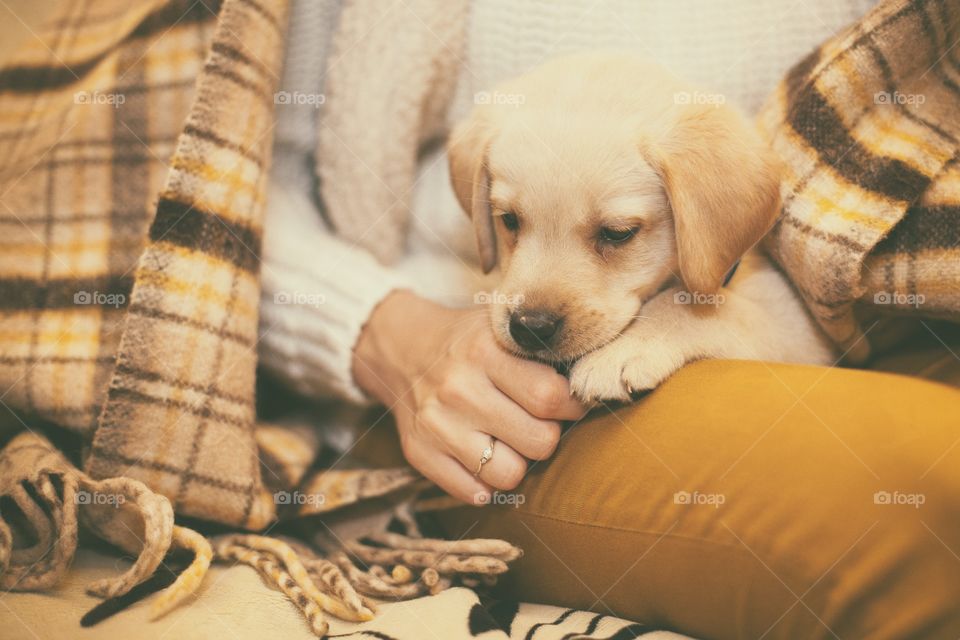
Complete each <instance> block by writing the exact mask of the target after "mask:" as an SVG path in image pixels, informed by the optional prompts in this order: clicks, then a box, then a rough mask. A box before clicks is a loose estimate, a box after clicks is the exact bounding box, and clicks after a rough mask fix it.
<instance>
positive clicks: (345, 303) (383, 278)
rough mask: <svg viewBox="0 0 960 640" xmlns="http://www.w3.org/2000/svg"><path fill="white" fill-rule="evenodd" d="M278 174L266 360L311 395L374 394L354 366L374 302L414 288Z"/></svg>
mask: <svg viewBox="0 0 960 640" xmlns="http://www.w3.org/2000/svg"><path fill="white" fill-rule="evenodd" d="M292 182H293V184H291V183H290V182H287V181H286V179H285V178H283V177H282V176H277V175H276V173H275V174H274V177H273V180H272V181H271V183H270V187H269V192H268V204H267V218H266V221H267V224H266V229H265V232H264V244H263V265H262V273H261V282H262V299H261V307H260V346H259V355H260V364H261V366H263V367H264V368H265V369H266V370H267V371H269V372H271V373H272V374H273V375H275V376H277V377H279V378H281V379H282V380H283V381H285V382H286V383H287V384H289V385H291V386H292V387H293V388H295V389H296V390H297V391H299V392H301V393H303V394H305V395H309V396H311V397H330V396H333V397H339V398H343V399H346V400H350V401H353V402H356V403H364V402H366V401H367V398H366V396H365V394H364V393H363V392H362V391H361V390H360V389H359V388H358V387H357V386H356V384H355V383H354V381H353V376H352V372H351V363H352V357H353V347H354V345H355V344H356V342H357V339H358V338H359V335H360V332H361V330H362V328H363V325H364V323H365V322H366V320H367V318H368V317H369V316H370V313H371V311H372V310H373V308H374V307H375V306H376V305H377V304H378V303H379V302H380V301H381V300H382V299H383V298H384V297H385V296H386V295H387V294H388V293H389V292H390V291H392V290H394V289H398V288H408V287H409V286H410V285H409V283H408V282H407V280H406V279H405V278H404V277H403V276H402V275H401V273H400V272H399V271H398V270H396V269H388V268H385V267H383V266H382V265H381V264H380V263H379V262H377V260H376V259H375V258H374V257H373V256H371V255H370V253H369V252H367V251H366V250H365V249H361V248H358V247H355V246H351V245H350V244H348V243H347V242H345V241H343V240H342V239H340V238H338V237H336V236H334V235H332V234H330V232H329V231H328V230H327V229H326V228H325V225H324V223H323V221H322V219H321V218H320V215H319V214H318V212H317V209H316V207H315V206H314V205H313V203H312V201H311V200H310V198H309V195H308V193H306V192H304V191H303V190H302V189H300V188H298V186H296V184H295V181H292Z"/></svg>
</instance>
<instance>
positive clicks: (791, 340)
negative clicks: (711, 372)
mask: <svg viewBox="0 0 960 640" xmlns="http://www.w3.org/2000/svg"><path fill="white" fill-rule="evenodd" d="M703 97H706V98H709V97H710V96H709V94H704V93H702V92H698V91H696V90H695V89H693V88H691V87H689V86H687V85H685V84H683V83H682V82H680V81H678V80H677V79H676V78H675V77H673V76H672V75H670V74H669V73H667V72H666V71H665V70H663V69H661V68H659V67H657V66H656V65H654V64H652V63H650V62H648V61H645V60H643V59H640V58H637V57H634V56H631V55H628V54H611V53H589V54H577V55H574V56H568V57H564V58H559V59H555V60H553V61H551V62H549V63H547V64H544V65H543V66H541V67H539V68H537V69H535V70H533V71H531V72H529V73H527V74H526V75H523V76H521V77H519V78H516V79H515V80H512V81H510V82H507V83H505V84H504V85H502V86H500V87H498V88H497V89H496V91H494V92H493V93H492V94H491V99H490V100H488V101H485V102H486V104H483V105H480V106H478V107H477V108H475V110H474V111H473V113H472V114H471V115H470V116H469V118H468V119H467V120H466V121H465V122H463V123H462V124H460V125H459V126H458V127H457V128H456V129H455V131H454V132H453V135H452V136H451V139H450V142H449V145H448V154H449V161H450V174H451V180H452V183H453V188H454V191H455V193H456V196H457V199H458V200H459V202H460V204H461V206H462V207H463V209H464V210H465V211H466V212H467V213H468V214H469V215H470V216H471V217H472V219H473V226H474V229H475V231H476V235H477V240H478V248H479V252H480V257H481V262H482V265H483V269H484V271H485V272H489V271H490V270H492V269H493V268H494V267H495V266H497V265H498V264H499V266H500V269H501V272H502V276H503V277H502V283H501V285H500V287H499V288H498V295H497V296H495V298H496V299H495V300H494V304H493V305H492V307H491V322H492V326H493V331H494V333H495V335H496V337H497V339H498V341H499V342H500V343H501V344H502V345H503V346H504V347H506V348H507V349H508V350H510V351H512V352H513V353H516V354H517V355H520V356H523V357H527V358H534V359H537V360H541V361H545V362H550V363H554V364H556V365H558V366H560V367H569V370H570V383H571V388H572V391H573V393H574V394H575V395H576V396H578V397H579V398H581V399H583V400H587V401H592V400H628V399H629V398H630V397H631V396H632V395H634V394H635V393H637V392H640V391H643V390H647V389H652V388H654V387H656V386H657V385H658V384H660V383H661V382H662V381H663V380H664V379H665V378H667V377H668V376H670V375H671V374H672V373H673V372H675V371H676V370H677V369H679V368H680V367H682V366H683V365H684V364H685V363H687V362H690V361H692V360H696V359H700V358H741V359H758V360H775V361H787V362H801V363H811V364H829V363H831V362H833V359H834V353H833V349H832V347H831V345H830V343H829V342H828V341H827V339H826V337H825V336H823V335H822V334H821V333H820V331H819V330H818V328H817V327H816V326H815V324H814V321H813V320H812V319H811V318H810V317H809V315H808V313H807V312H806V310H805V309H804V307H803V305H802V303H801V302H800V301H799V300H798V299H797V297H796V295H795V293H794V291H793V290H792V288H791V285H790V284H789V282H787V280H786V279H785V278H784V276H783V275H782V274H781V273H780V272H779V271H778V270H776V269H775V268H774V267H773V266H772V265H771V264H770V263H769V262H768V261H767V260H766V259H765V258H764V257H763V256H762V255H760V253H759V252H756V251H754V250H753V249H752V248H753V247H754V245H756V244H757V243H758V242H759V241H760V239H761V238H762V237H763V236H764V234H765V233H766V232H767V231H768V230H769V229H770V227H771V226H772V224H773V222H774V220H775V219H776V217H777V213H778V211H779V206H780V194H779V189H780V181H779V175H778V163H777V160H776V158H775V157H774V156H773V155H772V152H771V151H769V150H768V149H767V147H766V145H765V144H764V143H763V142H762V141H761V139H760V137H759V136H758V134H757V132H756V131H755V130H754V128H753V127H752V126H751V124H750V123H749V122H748V121H747V120H746V119H745V118H744V117H743V116H742V115H741V114H740V113H738V112H737V111H735V110H734V109H732V108H730V107H728V106H725V105H724V104H718V103H719V102H722V101H719V100H710V99H700V98H703ZM738 261H740V262H739V267H738V268H737V270H736V273H735V274H734V276H733V277H732V279H731V281H730V283H729V285H727V286H724V285H725V280H726V278H727V276H728V274H729V273H730V272H731V270H732V269H733V268H734V266H735V265H737V263H738Z"/></svg>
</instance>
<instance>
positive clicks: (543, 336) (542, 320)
mask: <svg viewBox="0 0 960 640" xmlns="http://www.w3.org/2000/svg"><path fill="white" fill-rule="evenodd" d="M561 323H562V319H561V318H559V317H557V316H555V315H554V314H552V313H549V312H547V311H540V310H533V311H515V312H513V313H512V314H510V335H511V336H513V339H514V340H516V342H517V344H518V345H520V346H521V347H523V348H524V349H529V350H530V351H536V350H538V349H543V348H545V347H547V346H549V345H550V341H551V340H552V339H553V337H554V335H555V334H556V333H557V329H559V328H560V324H561Z"/></svg>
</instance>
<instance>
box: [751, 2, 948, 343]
mask: <svg viewBox="0 0 960 640" xmlns="http://www.w3.org/2000/svg"><path fill="white" fill-rule="evenodd" d="M958 39H960V2H958V1H957V0H888V1H885V2H882V3H881V4H880V5H879V6H877V7H876V8H875V9H874V10H873V11H871V13H870V14H868V15H867V16H866V17H865V18H864V19H863V20H862V21H861V22H860V23H858V24H856V25H854V26H852V27H851V28H849V29H847V30H846V31H844V32H842V33H840V34H838V35H837V36H835V37H834V38H832V39H831V40H829V41H828V42H826V43H825V44H824V45H822V46H821V47H820V48H818V49H817V50H816V51H814V52H813V53H812V54H810V55H809V56H808V57H807V58H806V59H804V60H803V61H801V62H800V63H799V64H798V65H797V66H796V67H794V69H792V70H791V72H790V74H789V75H788V76H787V78H786V79H785V80H784V82H783V83H782V84H781V86H780V87H779V88H778V90H777V91H776V93H775V94H774V96H773V97H772V98H771V100H770V101H769V102H768V104H767V105H766V107H765V108H764V110H763V111H762V112H761V114H760V118H759V121H760V126H761V129H762V130H763V131H764V133H765V134H766V135H767V136H768V138H769V139H770V140H771V142H772V145H773V148H774V149H775V150H776V151H777V153H778V154H779V155H780V156H781V157H782V158H783V159H784V161H785V165H786V177H785V180H784V185H783V189H782V193H783V210H782V212H781V216H780V218H779V220H778V222H777V224H776V226H775V227H774V229H773V231H772V232H771V233H770V234H769V235H768V237H767V239H766V241H765V242H766V246H767V248H768V250H769V251H770V253H771V254H772V255H773V256H774V258H775V259H776V260H777V261H778V262H779V263H780V265H781V266H782V267H783V268H784V269H785V270H786V272H787V273H788V274H789V276H790V278H791V279H792V280H793V282H794V283H795V285H796V286H797V288H798V289H799V291H800V293H801V295H802V296H803V299H804V300H805V302H806V304H807V306H808V308H809V309H810V310H811V312H812V313H813V315H814V317H815V318H816V319H817V320H818V322H819V323H820V325H821V326H822V328H823V329H824V331H825V332H826V333H827V334H828V335H829V336H830V337H831V338H832V339H833V340H834V341H835V342H836V343H837V344H838V345H839V346H840V348H841V349H842V350H843V351H845V352H846V355H847V357H848V359H849V360H851V361H853V362H858V361H862V360H863V359H865V358H866V357H867V356H868V355H869V346H868V343H867V341H866V340H865V339H863V338H864V335H863V331H862V329H861V327H860V326H859V324H858V322H857V320H856V317H855V314H854V309H855V304H857V303H866V304H870V305H874V306H875V307H876V308H877V309H885V310H889V311H896V312H910V313H916V314H920V315H924V316H930V317H945V318H952V319H960V231H958V229H960V179H958V177H960V173H958V171H960V167H958V161H960V145H958V139H960V51H958V50H957V47H956V43H957V41H958Z"/></svg>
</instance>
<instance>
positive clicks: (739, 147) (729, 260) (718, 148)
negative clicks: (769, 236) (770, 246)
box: [647, 105, 780, 293]
mask: <svg viewBox="0 0 960 640" xmlns="http://www.w3.org/2000/svg"><path fill="white" fill-rule="evenodd" d="M673 115H674V116H675V119H674V120H673V122H672V123H671V125H670V126H669V127H668V129H667V131H666V132H665V134H664V135H663V137H661V138H659V139H655V140H652V141H651V142H650V148H649V149H648V150H647V152H648V155H649V156H651V159H652V161H653V163H654V165H655V167H656V169H657V171H658V172H659V173H660V177H661V179H662V180H663V183H664V186H665V188H666V191H667V197H668V199H669V200H670V207H671V209H672V210H673V218H674V226H675V229H676V237H677V254H678V257H679V262H680V273H681V275H682V276H683V281H684V285H685V286H686V287H687V289H688V290H690V291H697V292H701V293H715V292H716V291H717V290H718V289H719V288H720V287H721V286H723V281H724V276H725V275H726V273H727V272H728V271H729V270H730V268H731V267H733V265H734V264H735V263H736V261H737V260H739V259H740V258H741V256H743V254H744V253H745V252H746V251H747V250H749V249H750V248H751V247H752V246H753V245H754V244H756V243H757V242H758V241H759V240H760V239H761V238H762V237H763V236H764V234H766V233H767V231H769V230H770V227H771V226H772V225H773V223H774V221H775V220H776V218H777V214H778V213H779V210H780V163H779V160H778V159H777V158H776V156H775V155H774V154H773V151H772V150H769V149H768V148H767V146H766V145H765V144H764V143H763V141H762V140H761V138H760V136H759V134H758V133H757V132H756V130H755V129H754V128H753V126H752V125H751V124H750V123H749V122H748V121H747V120H746V118H744V117H743V116H742V115H740V114H739V113H738V112H737V111H735V110H733V109H730V108H727V107H724V106H719V107H718V106H715V105H684V106H682V107H680V110H679V111H677V112H674V114H673Z"/></svg>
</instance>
